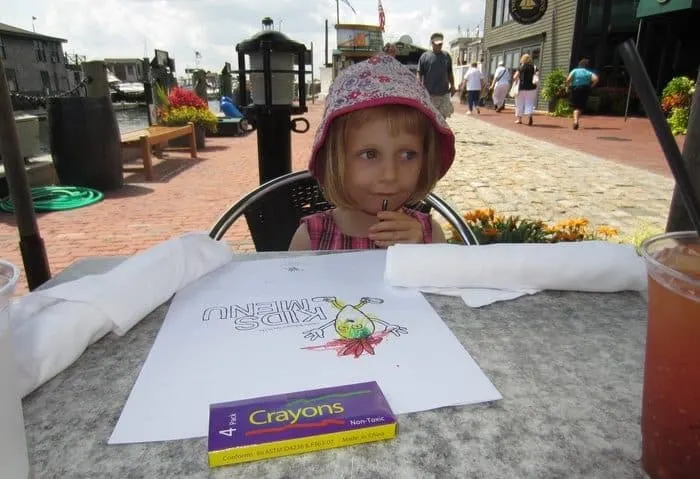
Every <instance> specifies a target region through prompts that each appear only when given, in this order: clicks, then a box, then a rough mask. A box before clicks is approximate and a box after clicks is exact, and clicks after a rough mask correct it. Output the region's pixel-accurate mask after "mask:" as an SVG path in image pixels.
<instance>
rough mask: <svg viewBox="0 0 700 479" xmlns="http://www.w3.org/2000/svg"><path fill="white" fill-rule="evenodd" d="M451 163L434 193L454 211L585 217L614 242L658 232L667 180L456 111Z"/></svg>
mask: <svg viewBox="0 0 700 479" xmlns="http://www.w3.org/2000/svg"><path fill="white" fill-rule="evenodd" d="M448 122H449V124H450V126H451V127H452V129H453V131H454V132H455V136H456V139H457V156H456V160H455V164H454V166H453V167H452V169H451V170H450V171H449V172H448V174H447V175H446V176H445V177H444V178H443V179H442V180H441V182H440V183H439V184H438V186H437V188H436V192H437V193H438V194H439V195H441V196H443V197H445V198H446V199H448V200H449V201H450V202H451V203H452V204H453V206H455V207H456V208H457V209H458V210H459V211H460V212H464V211H467V210H469V209H473V208H480V207H491V208H494V209H495V210H496V211H497V212H499V213H502V214H506V215H510V214H513V215H520V216H521V217H524V218H531V219H541V220H544V221H548V222H554V221H559V220H562V219H569V218H578V217H584V218H587V219H589V220H590V222H591V223H592V224H593V225H595V226H599V225H609V226H613V227H616V228H618V229H619V230H620V233H621V236H627V235H632V234H633V233H634V232H635V231H639V230H640V228H660V229H663V227H664V226H665V221H666V216H667V214H668V208H669V205H670V201H671V195H672V192H673V185H674V183H673V180H672V179H670V178H668V177H667V176H665V175H662V174H658V173H652V172H649V171H646V170H644V169H640V168H636V167H632V166H627V165H623V164H619V163H616V162H613V161H608V160H603V159H600V158H598V157H595V156H592V155H589V154H587V153H582V152H578V151H574V150H570V149H567V148H564V147H561V146H556V145H553V144H550V143H548V142H545V141H541V140H537V139H534V138H531V137H528V136H525V135H523V134H520V133H515V132H513V131H509V130H506V129H504V128H500V127H498V126H495V125H493V124H491V123H487V122H485V121H480V120H479V119H478V116H467V115H464V114H461V113H457V114H455V115H453V116H452V117H451V118H449V119H448Z"/></svg>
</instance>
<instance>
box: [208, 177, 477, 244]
mask: <svg viewBox="0 0 700 479" xmlns="http://www.w3.org/2000/svg"><path fill="white" fill-rule="evenodd" d="M332 207H333V205H331V204H330V203H328V202H327V201H326V199H325V198H324V197H323V193H322V192H321V189H320V188H319V185H318V183H317V182H316V180H315V179H314V178H312V177H311V174H310V173H309V172H308V171H297V172H294V173H289V174H287V175H284V176H281V177H279V178H275V179H274V180H270V181H268V182H267V183H265V184H263V185H260V186H259V187H257V188H256V189H254V190H253V191H251V192H250V193H248V194H247V195H245V196H244V197H243V198H241V199H240V200H239V201H237V202H236V203H235V204H234V205H233V206H231V207H230V208H229V209H228V210H227V211H226V212H225V213H224V214H223V215H221V217H220V218H219V220H218V221H217V222H216V224H215V225H214V227H213V228H212V229H211V231H210V232H209V236H210V237H212V238H213V239H215V240H220V239H221V238H223V236H224V234H225V233H226V231H227V230H228V229H229V228H230V227H231V225H232V224H233V223H234V222H235V221H236V220H237V219H238V218H240V217H241V215H243V216H245V219H246V221H247V223H248V229H249V230H250V234H251V236H252V237H253V243H254V244H255V249H256V251H286V250H287V249H289V243H290V242H291V240H292V236H294V232H295V231H296V230H297V228H298V227H299V221H300V220H301V218H302V217H304V216H306V215H310V214H313V213H318V212H319V211H324V210H328V209H330V208H332ZM414 208H415V209H417V210H419V211H422V212H424V213H429V212H430V210H431V209H435V211H437V212H438V213H440V214H441V215H442V216H443V217H444V218H445V219H446V220H447V221H448V222H449V223H450V224H451V225H452V226H453V227H454V228H455V229H456V230H457V232H458V233H459V235H460V237H461V239H462V242H463V243H464V244H467V245H476V244H478V241H477V240H476V236H475V235H474V233H473V232H472V230H471V229H470V228H469V226H468V225H467V224H466V223H465V221H464V220H463V219H462V217H461V216H460V215H459V214H457V212H456V211H455V210H454V209H452V207H450V206H449V205H448V204H447V203H445V202H444V201H443V200H442V199H441V198H440V197H438V196H437V195H435V194H433V193H430V194H429V195H428V197H427V198H426V199H425V200H424V201H422V202H421V203H420V204H419V205H416V206H414Z"/></svg>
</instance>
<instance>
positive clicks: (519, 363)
mask: <svg viewBox="0 0 700 479" xmlns="http://www.w3.org/2000/svg"><path fill="white" fill-rule="evenodd" d="M282 254H284V253H282ZM263 256H264V257H269V256H270V254H265V255H261V254H250V255H240V256H238V257H237V259H238V260H250V259H256V258H260V257H263ZM122 260H123V258H122V257H103V258H91V259H86V260H81V261H79V262H77V263H75V264H74V265H73V266H71V267H70V268H68V269H67V270H66V271H64V272H63V273H62V274H61V275H59V276H58V277H56V278H54V279H53V280H52V282H51V283H49V284H47V285H46V286H50V285H51V284H55V283H57V282H62V281H67V280H70V279H75V278H77V277H80V276H82V275H85V274H90V273H100V272H104V271H106V270H108V269H109V268H111V267H113V266H114V265H115V264H118V262H120V261H122ZM426 299H427V300H428V301H429V302H430V304H431V305H432V306H433V307H434V308H435V309H436V311H437V312H438V314H439V315H440V316H441V317H442V318H443V320H444V321H445V322H446V324H447V325H448V326H449V327H450V329H451V330H452V331H453V333H454V334H455V335H456V336H457V338H458V339H459V340H460V341H461V342H462V344H463V345H464V346H465V348H466V349H467V350H468V351H469V353H470V354H471V355H472V357H473V358H474V359H475V360H476V361H477V363H478V364H479V365H480V367H481V368H482V369H483V370H484V372H485V373H486V375H487V376H488V377H489V378H490V379H491V381H492V382H493V383H494V385H495V386H496V388H497V389H498V390H499V391H500V392H501V394H502V395H503V399H502V400H500V401H496V402H493V403H487V404H479V405H470V406H459V407H448V408H442V409H438V410H433V411H426V412H420V413H412V414H406V415H401V416H399V435H398V436H397V437H396V438H395V439H392V440H390V441H385V442H380V443H370V444H364V445H358V446H352V447H346V448H339V449H332V450H326V451H319V452H313V453H309V454H304V455H297V456H288V457H283V458H275V459H268V460H263V461H258V462H252V463H247V464H239V465H232V466H224V467H220V468H215V469H210V468H209V467H208V463H207V455H206V448H207V444H206V441H207V440H206V438H198V439H188V440H180V441H169V442H159V443H143V444H128V445H107V440H108V438H109V436H110V434H111V432H112V430H113V428H114V426H115V424H116V422H117V419H118V418H119V416H120V414H121V411H122V408H123V406H124V403H125V401H126V399H127V397H128V395H129V393H130V391H131V388H132V386H133V384H134V382H135V380H136V378H137V376H138V374H139V371H140V369H141V366H142V365H143V363H144V361H145V359H146V356H147V355H148V352H149V350H150V348H151V345H152V344H153V341H154V339H155V337H156V334H157V333H158V330H159V328H160V325H161V323H162V321H163V319H164V317H165V314H166V312H167V309H168V304H167V303H166V304H164V305H162V306H160V307H158V308H157V309H156V310H154V311H153V312H152V313H151V314H150V315H149V316H148V317H146V318H144V319H143V320H142V321H141V322H140V323H139V324H138V325H136V326H135V327H134V328H133V329H132V330H130V331H129V332H128V333H127V334H126V335H125V336H123V337H118V336H115V335H108V336H106V337H105V338H103V339H102V340H100V341H98V342H97V343H95V344H94V345H92V346H91V347H90V348H88V349H87V351H85V353H84V354H83V355H82V356H81V357H80V358H79V359H78V360H77V361H76V362H75V363H74V364H73V365H71V366H70V367H68V368H67V369H66V370H64V371H63V372H61V373H60V374H58V375H57V376H56V377H54V378H53V379H52V380H50V381H49V382H47V383H46V384H44V385H43V386H41V387H40V388H39V389H37V390H36V391H34V392H33V393H31V394H30V395H29V396H27V397H26V398H25V399H24V414H25V424H26V429H27V438H28V447H29V454H30V462H31V465H32V467H33V471H34V474H35V477H37V478H52V477H56V478H96V477H119V478H131V477H133V478H140V477H145V478H180V477H186V478H206V477H214V478H219V477H220V478H227V477H256V478H257V477H266V478H276V477H290V478H301V477H333V478H363V477H367V478H370V477H372V478H379V477H381V478H383V477H387V478H392V477H397V478H399V477H400V478H402V479H403V478H414V477H415V478H418V477H420V478H429V477H436V478H441V479H442V478H449V477H460V478H464V477H470V478H530V477H532V478H550V477H551V478H555V477H556V478H563V477H566V478H584V477H585V478H590V477H605V478H608V477H609V478H613V477H614V478H616V479H622V478H636V477H645V475H644V472H643V470H642V468H641V463H640V457H641V431H640V413H641V392H642V371H643V359H644V339H645V335H646V302H645V300H644V298H643V297H642V296H641V295H639V294H638V293H633V292H625V293H614V294H592V293H575V292H556V291H548V292H543V293H539V294H535V295H531V296H524V297H521V298H518V299H516V300H513V301H506V302H500V303H495V304H492V305H489V306H485V307H483V308H478V309H472V308H469V307H467V306H466V305H465V304H464V303H463V302H462V301H461V299H460V298H457V297H450V296H438V295H426ZM455 373H456V372H455ZM426 387H429V385H426Z"/></svg>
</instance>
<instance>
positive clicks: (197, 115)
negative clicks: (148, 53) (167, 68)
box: [156, 87, 217, 149]
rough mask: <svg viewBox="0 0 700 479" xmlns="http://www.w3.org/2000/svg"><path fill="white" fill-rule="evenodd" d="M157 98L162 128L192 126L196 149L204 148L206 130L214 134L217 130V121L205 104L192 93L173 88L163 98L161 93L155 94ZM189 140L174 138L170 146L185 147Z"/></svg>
mask: <svg viewBox="0 0 700 479" xmlns="http://www.w3.org/2000/svg"><path fill="white" fill-rule="evenodd" d="M156 97H157V98H158V103H159V104H160V105H159V107H158V119H159V123H160V124H161V125H164V126H184V125H187V124H188V123H193V124H194V130H195V137H196V139H197V149H201V148H204V147H205V146H206V130H209V131H210V132H212V133H214V132H216V129H217V119H216V115H214V114H213V113H212V112H211V110H209V106H208V105H207V103H206V102H205V101H204V100H202V99H201V98H199V97H198V96H197V95H196V94H195V93H194V92H193V91H190V90H185V89H184V88H181V87H175V88H173V89H172V90H170V92H169V93H168V95H167V98H166V97H164V95H163V92H160V93H158V92H156ZM188 142H189V139H188V138H186V137H184V138H176V139H174V140H170V142H169V144H170V145H171V146H187V145H188Z"/></svg>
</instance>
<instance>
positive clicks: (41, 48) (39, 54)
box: [34, 41, 46, 62]
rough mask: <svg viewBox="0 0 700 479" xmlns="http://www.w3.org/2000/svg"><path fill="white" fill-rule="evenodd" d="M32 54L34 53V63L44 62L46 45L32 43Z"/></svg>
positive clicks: (36, 42)
mask: <svg viewBox="0 0 700 479" xmlns="http://www.w3.org/2000/svg"><path fill="white" fill-rule="evenodd" d="M34 52H35V53H36V61H38V62H45V61H46V43H44V42H38V41H34Z"/></svg>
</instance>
